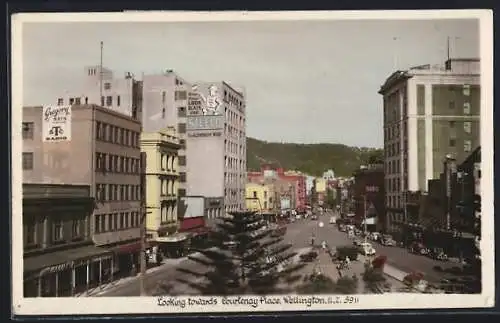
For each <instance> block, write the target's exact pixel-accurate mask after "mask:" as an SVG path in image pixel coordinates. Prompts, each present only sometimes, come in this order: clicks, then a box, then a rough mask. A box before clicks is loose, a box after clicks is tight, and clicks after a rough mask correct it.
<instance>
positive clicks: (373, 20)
mask: <svg viewBox="0 0 500 323" xmlns="http://www.w3.org/2000/svg"><path fill="white" fill-rule="evenodd" d="M492 44H493V28H492V12H491V11H485V10H457V11H370V12H364V11H357V12H353V11H345V12H342V11H338V12H210V13H208V12H134V13H127V12H124V13H74V14H70V13H30V14H17V15H14V16H13V17H12V50H13V51H12V62H13V66H12V85H13V87H12V88H13V92H12V102H13V103H12V129H13V132H12V140H13V146H12V147H13V150H12V158H13V161H14V163H13V169H12V171H13V178H12V187H13V192H12V197H13V205H12V232H13V234H12V239H13V240H12V255H13V256H12V273H13V282H12V284H13V285H12V286H13V300H12V301H13V311H14V313H15V314H19V315H23V314H24V315H48V314H51V315H57V314H61V315H62V314H66V315H67V314H102V315H105V314H120V313H122V314H148V313H171V314H177V313H210V312H227V313H230V312H255V311H258V312H262V311H323V310H346V309H349V310H361V309H365V310H366V309H429V308H478V307H491V306H493V305H494V304H495V299H494V285H495V284H494V247H493V246H494V243H493V241H494V235H493V227H494V226H493V121H492V120H493V118H492V115H493V65H492V60H493V50H492V48H493V45H492ZM483 211H484V212H483Z"/></svg>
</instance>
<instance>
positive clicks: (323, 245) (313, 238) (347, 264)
mask: <svg viewBox="0 0 500 323" xmlns="http://www.w3.org/2000/svg"><path fill="white" fill-rule="evenodd" d="M315 243H316V236H315V235H314V233H313V234H312V235H311V246H313V247H314V246H315ZM321 249H323V250H325V251H327V250H328V244H327V243H326V241H325V240H323V241H322V242H321ZM350 265H351V259H350V258H349V257H348V256H347V257H345V259H344V260H343V261H342V262H340V263H339V264H338V265H337V270H339V271H340V270H346V269H349V268H350Z"/></svg>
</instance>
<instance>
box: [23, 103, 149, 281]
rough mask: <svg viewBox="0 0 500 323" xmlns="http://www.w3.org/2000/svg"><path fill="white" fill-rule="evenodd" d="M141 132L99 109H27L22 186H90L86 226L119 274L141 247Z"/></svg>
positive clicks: (135, 124) (135, 122) (119, 116)
mask: <svg viewBox="0 0 500 323" xmlns="http://www.w3.org/2000/svg"><path fill="white" fill-rule="evenodd" d="M140 132H141V124H140V122H139V121H138V120H135V119H133V118H131V117H128V116H126V115H124V114H121V113H117V112H114V111H112V110H110V109H106V108H102V107H99V106H97V105H80V106H77V105H74V106H47V107H24V108H23V129H22V134H23V155H22V166H23V183H25V184H61V185H88V186H90V197H91V198H93V199H95V208H94V210H93V214H92V216H91V217H89V218H87V219H86V220H85V221H86V224H85V227H89V228H90V234H91V236H92V240H93V242H94V243H95V245H97V246H101V247H107V248H109V249H112V251H113V252H114V261H113V265H114V266H115V268H114V270H120V271H121V272H124V271H125V272H126V271H128V270H129V269H132V265H133V264H134V263H135V264H138V260H139V254H140V248H141V243H140V240H139V238H140V233H141V232H140V231H141V230H140V220H141V218H140V214H139V212H140V204H141V201H140V198H141V197H140V166H139V163H140V147H139V144H140V143H139V136H140ZM89 221H90V223H89Z"/></svg>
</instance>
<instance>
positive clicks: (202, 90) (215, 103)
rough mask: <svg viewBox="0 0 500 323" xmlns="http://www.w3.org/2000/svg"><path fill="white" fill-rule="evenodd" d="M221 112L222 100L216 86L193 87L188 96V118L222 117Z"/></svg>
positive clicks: (196, 85)
mask: <svg viewBox="0 0 500 323" xmlns="http://www.w3.org/2000/svg"><path fill="white" fill-rule="evenodd" d="M222 111H223V107H222V99H221V98H220V93H219V88H218V87H217V85H215V84H210V85H208V86H203V85H198V84H195V85H193V87H192V88H191V92H190V94H189V96H188V116H189V115H204V116H218V115H222Z"/></svg>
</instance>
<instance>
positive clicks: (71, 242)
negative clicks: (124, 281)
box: [23, 184, 113, 297]
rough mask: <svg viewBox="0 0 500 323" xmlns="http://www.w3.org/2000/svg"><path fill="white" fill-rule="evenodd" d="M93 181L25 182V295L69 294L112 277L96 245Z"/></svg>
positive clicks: (105, 253) (106, 256) (107, 256)
mask: <svg viewBox="0 0 500 323" xmlns="http://www.w3.org/2000/svg"><path fill="white" fill-rule="evenodd" d="M94 206H95V201H94V199H93V198H92V197H91V196H90V186H85V185H54V184H23V241H24V265H23V268H24V297H65V296H66V297H69V296H75V295H77V294H79V293H83V292H85V291H88V290H89V289H90V288H95V287H98V286H99V285H101V284H102V283H106V282H109V281H111V280H113V271H112V270H111V268H113V257H112V253H111V251H110V250H107V249H105V248H99V247H96V246H94V244H93V242H92V235H91V226H90V223H91V222H90V221H89V219H90V218H91V216H92V212H93V210H94Z"/></svg>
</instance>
